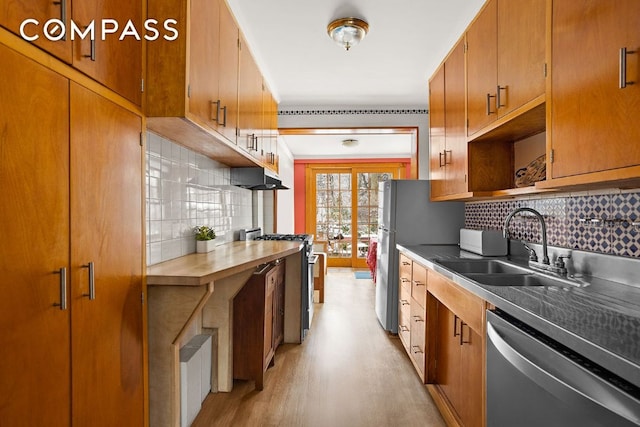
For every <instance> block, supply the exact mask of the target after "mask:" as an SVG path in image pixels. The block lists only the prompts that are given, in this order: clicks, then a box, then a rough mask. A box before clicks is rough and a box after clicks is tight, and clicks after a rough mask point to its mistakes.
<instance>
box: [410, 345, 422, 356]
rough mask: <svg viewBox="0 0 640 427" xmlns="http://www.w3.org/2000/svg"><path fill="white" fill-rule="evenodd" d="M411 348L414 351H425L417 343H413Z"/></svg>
mask: <svg viewBox="0 0 640 427" xmlns="http://www.w3.org/2000/svg"><path fill="white" fill-rule="evenodd" d="M411 349H412V350H413V352H414V353H416V354H417V353H424V351H422V349H421V348H420V347H418V346H417V345H412V346H411Z"/></svg>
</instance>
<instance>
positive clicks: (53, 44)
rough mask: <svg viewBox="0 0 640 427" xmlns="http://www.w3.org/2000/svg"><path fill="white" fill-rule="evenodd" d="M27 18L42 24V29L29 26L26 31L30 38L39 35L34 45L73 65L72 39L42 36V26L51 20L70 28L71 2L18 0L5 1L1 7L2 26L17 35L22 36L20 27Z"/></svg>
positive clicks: (63, 0)
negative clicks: (59, 21) (56, 39)
mask: <svg viewBox="0 0 640 427" xmlns="http://www.w3.org/2000/svg"><path fill="white" fill-rule="evenodd" d="M27 18H31V19H35V20H37V21H38V22H39V23H40V27H36V26H35V25H27V26H25V29H24V31H25V34H27V35H28V36H35V35H38V39H37V40H34V41H33V44H35V45H36V46H38V47H40V48H41V49H44V50H46V51H47V52H49V53H50V54H52V55H54V56H55V57H57V58H59V59H61V60H63V61H64V62H66V63H67V64H71V55H72V47H71V38H69V37H65V38H64V40H58V41H52V40H50V39H48V38H47V37H43V36H42V24H43V23H44V22H46V21H48V20H49V19H59V20H61V21H62V22H64V23H65V26H66V27H67V28H69V24H70V22H71V0H60V1H51V0H16V1H3V2H2V5H0V25H2V26H3V27H5V28H6V29H7V30H9V31H12V32H14V33H15V34H17V35H20V25H21V24H22V22H23V21H24V20H25V19H27ZM56 34H57V33H56Z"/></svg>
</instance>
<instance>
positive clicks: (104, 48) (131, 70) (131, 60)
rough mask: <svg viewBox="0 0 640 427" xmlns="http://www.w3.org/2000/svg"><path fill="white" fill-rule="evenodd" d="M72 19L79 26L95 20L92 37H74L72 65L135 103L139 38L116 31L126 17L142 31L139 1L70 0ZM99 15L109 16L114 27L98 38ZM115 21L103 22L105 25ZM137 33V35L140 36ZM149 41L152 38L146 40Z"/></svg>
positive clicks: (139, 72) (139, 97)
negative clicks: (116, 27)
mask: <svg viewBox="0 0 640 427" xmlns="http://www.w3.org/2000/svg"><path fill="white" fill-rule="evenodd" d="M72 16H73V20H74V22H75V23H76V24H77V25H78V26H79V27H83V26H87V25H89V23H90V22H94V23H95V37H94V39H95V40H94V41H92V40H90V37H86V38H85V39H84V40H82V39H80V38H79V37H78V38H76V40H75V41H74V46H73V66H74V67H75V68H78V69H79V70H80V71H82V72H84V73H86V74H88V75H89V76H91V77H92V78H94V79H95V80H97V81H99V82H100V83H102V84H104V85H105V86H107V87H109V88H110V89H112V90H113V91H115V92H117V93H119V94H120V95H122V96H124V97H125V98H127V99H128V100H130V101H131V102H133V103H134V104H136V105H140V104H141V100H142V42H141V41H139V40H136V38H135V37H133V36H127V37H124V39H123V40H120V35H121V33H122V30H123V29H124V28H125V25H126V24H127V22H128V21H129V20H131V22H133V24H134V25H135V27H136V29H137V31H138V32H143V31H144V26H143V22H142V21H143V19H142V3H141V2H139V1H118V0H103V1H100V2H97V1H93V0H77V1H76V0H74V2H73V15H72ZM103 19H113V20H114V21H115V22H117V26H118V29H117V31H116V32H115V33H114V34H106V36H105V37H104V40H102V34H101V33H102V30H101V26H102V22H103ZM115 25H116V24H114V25H111V24H109V23H107V24H106V26H107V27H108V28H112V27H114V26H115ZM143 35H144V34H141V35H140V37H143ZM150 43H153V42H150Z"/></svg>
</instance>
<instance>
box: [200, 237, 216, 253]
mask: <svg viewBox="0 0 640 427" xmlns="http://www.w3.org/2000/svg"><path fill="white" fill-rule="evenodd" d="M215 242H216V239H212V240H196V252H197V253H199V254H201V253H205V252H211V251H212V250H213V248H215V247H216V243H215Z"/></svg>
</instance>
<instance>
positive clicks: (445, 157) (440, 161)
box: [438, 151, 447, 167]
mask: <svg viewBox="0 0 640 427" xmlns="http://www.w3.org/2000/svg"><path fill="white" fill-rule="evenodd" d="M438 156H439V157H440V158H439V159H438V165H439V167H443V166H444V165H446V164H447V154H446V152H445V151H443V152H442V153H438ZM443 157H444V163H443V162H442V158H443Z"/></svg>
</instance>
